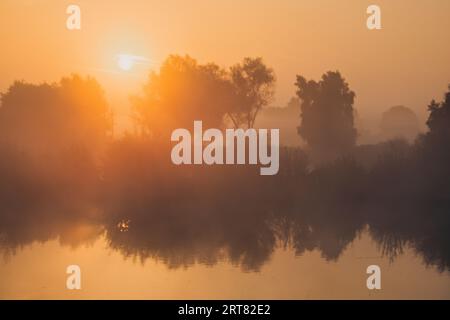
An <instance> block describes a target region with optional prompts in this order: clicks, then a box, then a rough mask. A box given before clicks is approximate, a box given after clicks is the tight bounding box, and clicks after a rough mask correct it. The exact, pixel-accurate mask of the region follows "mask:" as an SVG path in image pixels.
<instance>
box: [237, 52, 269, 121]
mask: <svg viewBox="0 0 450 320" xmlns="http://www.w3.org/2000/svg"><path fill="white" fill-rule="evenodd" d="M230 75H231V81H232V83H233V87H234V90H235V94H236V98H237V104H236V105H235V106H234V108H233V109H232V110H231V112H229V113H228V115H229V117H230V119H231V121H232V122H233V124H234V126H235V127H236V128H237V127H239V126H242V125H246V126H247V128H252V127H253V126H254V124H255V120H256V117H257V115H258V113H259V112H260V111H261V109H262V108H263V107H264V106H266V105H267V104H268V103H269V102H270V101H271V99H272V97H273V94H274V87H275V74H274V72H273V70H272V69H271V68H269V67H267V66H266V65H265V64H264V62H263V61H262V58H244V60H243V61H242V63H238V64H236V65H234V66H233V67H231V68H230Z"/></svg>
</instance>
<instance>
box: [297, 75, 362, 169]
mask: <svg viewBox="0 0 450 320" xmlns="http://www.w3.org/2000/svg"><path fill="white" fill-rule="evenodd" d="M295 85H296V86H297V88H298V90H297V95H298V97H299V98H300V99H301V100H302V104H301V112H302V113H301V124H300V126H299V127H298V133H299V134H300V135H301V137H302V138H304V139H305V141H306V142H307V144H308V146H309V148H310V151H311V153H312V155H313V159H314V160H316V161H317V160H320V161H323V160H332V159H334V158H336V157H337V156H339V155H342V154H345V153H346V152H348V151H349V150H351V149H352V148H353V147H354V145H355V142H356V129H355V127H354V121H353V112H354V110H353V103H354V99H355V93H354V92H353V91H351V90H350V89H349V86H348V84H347V82H345V80H344V78H342V76H341V74H340V73H339V72H327V73H326V74H324V75H323V76H322V79H321V80H320V81H318V82H316V81H313V80H310V81H307V80H306V79H305V78H304V77H302V76H297V81H296V83H295Z"/></svg>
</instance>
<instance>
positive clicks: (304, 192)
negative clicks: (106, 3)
mask: <svg viewBox="0 0 450 320" xmlns="http://www.w3.org/2000/svg"><path fill="white" fill-rule="evenodd" d="M346 165H348V164H346ZM174 170H176V169H174ZM199 170H200V169H199ZM220 170H223V169H220ZM226 170H228V169H226ZM352 170H353V169H352ZM177 174H180V176H178V177H177V179H180V180H179V181H180V184H179V185H177V188H178V192H180V190H181V189H182V190H183V192H184V193H180V196H179V197H175V194H171V195H172V196H171V197H169V196H168V195H167V193H166V192H161V193H159V194H152V195H151V196H149V195H147V193H146V192H145V189H144V188H143V189H142V190H141V191H140V192H136V191H135V190H134V191H133V192H132V193H131V194H130V193H127V192H126V189H127V188H129V186H127V185H122V186H121V187H118V186H115V188H116V190H115V191H114V192H112V191H111V190H108V189H107V188H106V187H105V188H104V190H105V193H104V194H102V195H101V196H98V198H97V199H96V201H94V202H90V201H88V198H89V197H86V194H71V196H70V197H69V196H68V195H66V196H65V197H64V196H62V195H61V194H59V197H54V198H52V197H47V199H48V201H43V200H42V199H46V198H42V197H41V198H39V199H40V201H32V200H31V199H27V201H21V202H17V203H15V204H14V206H5V207H4V208H2V210H1V213H0V243H1V250H2V251H3V252H4V253H8V254H11V253H14V252H15V250H17V249H18V248H21V247H24V246H26V245H29V244H32V243H34V242H47V241H49V240H52V239H59V242H60V244H61V245H64V246H70V247H76V246H79V245H82V244H86V243H92V242H93V241H94V240H95V239H97V238H99V237H100V236H105V238H106V241H107V244H108V246H109V247H110V248H112V249H113V250H116V251H118V252H120V253H121V254H122V255H123V256H124V257H133V258H138V260H141V261H146V260H147V259H155V260H159V261H162V262H164V264H166V265H167V266H168V267H169V268H179V267H189V266H191V265H194V264H206V265H215V264H217V263H218V262H221V261H226V262H228V263H231V264H233V265H236V266H239V267H240V268H241V269H242V270H243V271H259V270H260V269H261V267H262V266H263V265H264V264H265V263H266V262H268V261H269V260H270V259H271V256H272V254H273V252H274V251H275V250H276V249H277V248H280V247H287V248H290V249H292V250H293V251H294V252H295V254H297V255H302V254H304V253H306V252H310V251H313V250H318V251H319V252H320V253H321V255H322V257H323V258H325V259H326V260H330V261H331V260H333V261H336V260H338V259H339V257H340V256H341V254H342V252H343V251H344V250H345V249H346V248H347V247H348V245H349V244H351V243H352V242H354V241H355V239H357V238H358V236H359V235H360V234H361V233H362V232H363V231H365V230H368V232H369V234H370V236H371V237H372V239H373V240H375V241H376V243H377V244H378V246H379V248H380V252H381V253H382V254H384V255H386V256H388V257H389V258H390V259H395V258H396V257H397V256H398V255H401V254H402V252H403V250H404V248H406V247H408V248H412V249H413V250H414V251H415V252H416V253H417V254H419V255H420V256H421V257H422V259H423V263H424V264H426V265H430V266H434V267H435V268H436V269H437V270H439V271H449V270H450V250H449V249H450V248H449V244H450V219H449V217H448V209H446V207H445V206H436V207H435V208H433V207H430V206H428V207H427V206H426V205H425V204H424V202H423V201H411V200H408V201H401V200H399V199H398V198H397V199H393V200H392V201H380V202H376V201H374V200H373V199H372V198H369V199H364V198H358V192H357V190H348V189H347V190H344V189H340V191H336V190H335V191H334V192H339V196H335V195H333V196H331V195H330V193H329V192H325V191H324V190H322V192H321V193H319V195H318V194H316V193H315V192H316V191H317V190H316V189H315V187H314V185H315V184H317V183H318V177H317V176H315V177H312V176H310V175H308V176H306V175H305V176H303V179H304V180H302V181H303V182H302V183H292V182H289V181H287V180H286V176H285V175H283V174H281V175H280V176H278V177H271V178H267V177H259V176H258V179H256V178H254V174H255V173H254V172H253V171H252V170H250V171H249V170H247V169H245V168H244V169H242V170H241V171H240V172H236V171H233V170H229V171H228V172H226V174H225V173H224V174H221V175H220V176H221V177H222V178H221V179H218V180H213V179H210V177H212V176H214V175H211V172H210V173H207V174H201V173H199V172H198V174H195V175H192V172H191V173H189V174H188V173H186V171H185V170H183V171H182V172H181V173H180V172H178V173H177ZM214 174H217V172H215V173H214ZM192 176H195V177H196V179H195V180H192V179H189V177H192ZM237 177H239V181H244V182H242V183H240V184H235V183H234V182H235V181H237V180H236V178H237ZM251 177H253V178H251ZM203 179H204V180H203ZM259 179H261V180H259ZM181 181H183V183H181ZM205 181H208V183H204V182H205ZM258 181H259V182H258ZM108 183H109V182H108ZM344 184H345V183H344ZM349 185H352V184H349ZM320 186H321V187H323V186H325V185H324V184H322V183H320ZM59 191H60V192H61V190H59ZM350 193H351V194H352V197H355V198H353V199H352V200H351V201H350V200H349V199H346V194H347V195H350ZM62 194H63V195H64V193H62ZM217 195H220V196H217ZM320 195H321V196H320Z"/></svg>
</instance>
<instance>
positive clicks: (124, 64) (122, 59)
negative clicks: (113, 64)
mask: <svg viewBox="0 0 450 320" xmlns="http://www.w3.org/2000/svg"><path fill="white" fill-rule="evenodd" d="M134 62H135V61H134V57H133V56H131V55H128V54H119V56H118V60H117V65H118V66H119V68H120V69H122V70H123V71H130V70H131V68H133V66H134Z"/></svg>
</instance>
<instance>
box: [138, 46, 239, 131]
mask: <svg viewBox="0 0 450 320" xmlns="http://www.w3.org/2000/svg"><path fill="white" fill-rule="evenodd" d="M143 89H144V90H143V95H141V96H138V97H134V98H133V101H132V103H133V108H134V113H135V116H136V121H137V124H138V125H139V127H140V128H141V129H142V130H143V131H144V132H145V133H148V134H151V135H154V136H155V135H156V136H160V135H161V134H163V133H164V132H171V131H172V130H173V129H174V128H179V127H184V128H190V127H192V123H193V121H194V120H202V121H203V125H204V126H205V127H220V126H221V125H222V123H223V118H224V115H225V114H226V113H227V112H228V110H229V107H230V105H232V104H233V101H232V99H233V88H232V86H231V83H230V81H229V79H228V78H227V73H226V72H225V71H224V70H223V69H221V68H220V67H219V66H217V65H216V64H212V63H210V64H205V65H201V64H199V63H197V61H196V60H195V59H193V58H191V57H189V56H184V57H181V56H177V55H172V56H169V57H168V58H167V59H166V61H165V62H164V63H163V65H162V66H161V68H160V70H159V72H158V73H157V72H152V73H151V74H150V76H149V79H148V81H147V83H146V84H145V86H144V88H143Z"/></svg>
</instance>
